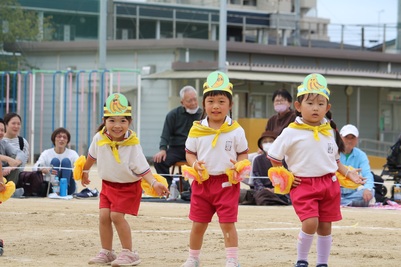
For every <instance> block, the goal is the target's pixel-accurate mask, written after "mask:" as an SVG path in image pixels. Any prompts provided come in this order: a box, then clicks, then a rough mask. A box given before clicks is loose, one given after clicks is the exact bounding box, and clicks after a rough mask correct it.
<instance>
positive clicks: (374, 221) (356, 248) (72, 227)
mask: <svg viewBox="0 0 401 267" xmlns="http://www.w3.org/2000/svg"><path fill="white" fill-rule="evenodd" d="M95 176H96V173H95V172H91V177H92V181H93V182H92V184H91V185H90V187H91V188H94V187H97V188H98V189H100V181H98V179H96V178H95ZM79 189H82V188H79ZM188 211H189V204H188V203H172V202H147V201H144V202H142V204H141V208H140V214H139V216H137V217H133V216H127V219H128V221H129V223H130V225H131V228H132V236H133V243H134V247H135V248H136V249H137V250H138V252H139V255H140V257H141V259H142V263H141V264H140V265H139V266H143V267H146V266H147V267H151V266H152V267H155V266H156V267H158V266H172V267H173V266H174V267H178V266H180V265H181V264H182V262H184V261H185V259H186V257H187V253H188V252H187V251H188V238H189V232H190V229H191V222H190V221H189V219H188V218H187V215H188ZM342 214H343V220H342V221H340V222H337V223H334V227H333V239H334V241H333V247H332V250H331V256H330V259H329V265H330V266H341V267H346V266H353V267H355V266H364V267H369V266H372V267H373V266H386V267H392V266H394V267H395V266H401V247H400V242H401V210H384V209H374V208H342ZM236 226H237V230H238V234H239V247H240V252H239V254H240V262H241V266H242V267H262V266H263V267H266V266H288V267H290V266H293V263H294V261H295V259H296V237H297V234H298V232H299V229H300V222H299V220H298V218H297V217H296V215H295V213H294V211H293V208H292V207H291V206H290V207H276V206H240V207H239V218H238V223H237V224H236ZM0 238H1V239H3V240H4V251H5V252H4V255H3V256H2V257H0V266H5V267H14V266H42V267H50V266H52V267H53V266H88V264H87V261H88V259H89V258H91V257H92V256H94V255H95V254H96V253H97V252H98V250H99V249H100V241H99V235H98V200H97V199H72V200H60V199H48V198H24V199H10V200H8V201H7V202H5V203H3V204H1V205H0ZM114 240H115V242H114V249H115V250H116V252H119V251H120V250H121V247H120V243H119V240H118V237H117V234H115V236H114ZM315 241H316V238H315ZM309 262H310V266H314V265H315V263H316V246H315V244H314V245H313V246H312V250H311V253H310V258H309ZM201 263H202V266H204V267H213V266H224V263H225V253H224V244H223V239H222V235H221V232H220V229H219V225H218V222H217V218H214V220H213V222H212V223H211V224H210V225H209V228H208V230H207V232H206V235H205V239H204V244H203V249H202V253H201Z"/></svg>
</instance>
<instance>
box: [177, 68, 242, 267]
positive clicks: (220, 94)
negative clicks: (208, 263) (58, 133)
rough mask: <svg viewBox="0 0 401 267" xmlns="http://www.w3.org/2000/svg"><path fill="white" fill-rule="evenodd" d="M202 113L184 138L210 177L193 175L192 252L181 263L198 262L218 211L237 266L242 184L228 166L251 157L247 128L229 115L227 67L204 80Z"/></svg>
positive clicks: (190, 155) (229, 261)
mask: <svg viewBox="0 0 401 267" xmlns="http://www.w3.org/2000/svg"><path fill="white" fill-rule="evenodd" d="M203 89H204V90H203V110H204V111H203V114H202V119H201V120H200V121H195V122H194V124H193V126H192V128H191V130H190V132H189V135H188V139H187V141H186V144H185V147H186V159H187V162H188V163H189V164H190V165H191V166H192V167H193V168H194V169H195V171H196V172H198V173H200V175H201V176H202V173H203V172H204V171H205V170H207V172H208V174H209V176H208V177H209V178H208V179H207V180H204V181H201V182H199V181H193V183H192V185H191V189H192V193H191V204H190V213H189V218H190V219H191V220H192V221H193V223H192V230H191V234H190V240H189V257H188V259H187V261H186V262H185V263H184V264H183V265H182V267H198V266H199V262H200V261H199V255H200V250H201V247H202V242H203V236H204V233H205V232H206V229H207V227H208V224H209V223H210V222H211V219H212V217H213V215H214V214H215V213H217V216H218V218H219V223H220V228H221V230H222V232H223V236H224V244H225V248H226V266H227V267H238V266H239V262H238V235H237V230H236V228H235V222H236V221H237V215H238V199H239V192H240V184H239V183H236V182H230V181H229V178H228V175H227V174H226V171H227V169H233V167H234V164H235V163H237V162H241V161H243V160H247V158H248V143H247V140H246V138H245V132H244V129H243V128H242V127H241V126H240V125H239V124H238V123H237V122H236V121H234V120H232V119H231V108H232V105H233V102H232V84H231V83H230V82H229V79H228V77H227V75H226V74H225V73H223V72H219V71H216V72H212V73H211V74H209V76H208V78H207V82H205V84H204V85H203Z"/></svg>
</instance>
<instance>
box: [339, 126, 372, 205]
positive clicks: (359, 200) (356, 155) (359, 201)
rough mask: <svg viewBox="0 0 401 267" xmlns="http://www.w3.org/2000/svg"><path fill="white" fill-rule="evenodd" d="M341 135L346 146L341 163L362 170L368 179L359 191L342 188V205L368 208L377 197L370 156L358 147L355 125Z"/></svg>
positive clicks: (357, 132)
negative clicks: (375, 196)
mask: <svg viewBox="0 0 401 267" xmlns="http://www.w3.org/2000/svg"><path fill="white" fill-rule="evenodd" d="M340 135H341V138H342V140H343V142H344V146H345V149H344V152H341V153H340V161H341V163H342V164H344V165H345V166H348V167H353V168H354V169H358V170H360V172H361V176H362V177H364V178H366V183H365V184H364V185H361V186H360V187H359V188H357V189H350V188H344V187H341V205H343V206H353V207H367V206H368V205H369V202H370V201H371V200H372V199H373V197H374V195H375V192H374V177H373V174H372V172H371V170H370V164H369V159H368V156H367V155H366V153H365V152H363V151H362V150H361V149H359V148H357V147H356V146H357V145H358V140H359V139H358V137H359V131H358V129H357V128H356V127H355V126H354V125H352V124H347V125H344V126H343V127H342V128H341V130H340Z"/></svg>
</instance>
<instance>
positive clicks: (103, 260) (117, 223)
mask: <svg viewBox="0 0 401 267" xmlns="http://www.w3.org/2000/svg"><path fill="white" fill-rule="evenodd" d="M103 112H104V114H103V122H102V124H101V125H100V126H99V128H98V131H97V133H96V134H95V136H94V137H93V140H92V143H91V144H90V146H89V149H88V156H87V158H86V159H85V160H84V162H83V164H82V165H83V166H82V169H81V168H80V171H79V175H78V174H77V175H75V173H78V171H77V172H76V171H75V170H74V178H75V179H79V178H80V179H82V180H81V184H82V186H84V187H86V186H87V185H89V184H90V180H89V169H90V168H91V167H92V166H93V164H95V163H97V169H98V176H99V178H100V179H102V191H101V193H100V197H99V234H100V243H101V246H102V248H101V250H100V251H99V253H98V254H97V255H96V256H95V257H93V258H92V259H90V260H89V262H88V263H89V264H99V265H111V266H134V265H138V264H139V263H140V262H141V259H140V258H139V255H138V253H137V252H136V251H134V250H133V244H132V237H131V227H130V224H129V223H128V221H127V220H126V218H125V215H126V214H129V215H133V216H137V214H138V210H139V206H140V203H141V199H142V186H141V183H142V182H144V183H147V184H148V185H149V186H150V187H152V188H153V189H154V191H155V193H156V194H157V195H159V196H166V195H167V194H168V189H167V187H166V184H167V183H166V182H165V181H164V182H165V183H164V182H162V181H160V180H158V179H157V178H156V177H154V176H153V175H152V172H151V169H150V166H149V164H148V162H147V160H146V157H145V155H144V154H143V151H142V147H141V145H140V143H139V139H138V138H137V136H136V133H135V132H134V131H132V130H131V129H129V125H130V124H131V122H132V115H131V112H132V107H131V104H130V102H129V101H128V99H127V98H126V97H125V96H124V95H122V94H119V93H114V94H111V95H110V96H109V97H108V98H107V100H106V103H105V105H104V107H103ZM77 161H78V160H77ZM76 176H77V177H76ZM78 176H80V177H78ZM163 179H164V178H163ZM149 186H148V188H149ZM113 226H114V227H115V229H116V231H117V233H118V237H119V239H120V243H121V248H122V250H121V252H120V253H119V254H118V256H117V255H116V254H115V253H114V250H113V232H114V229H113Z"/></svg>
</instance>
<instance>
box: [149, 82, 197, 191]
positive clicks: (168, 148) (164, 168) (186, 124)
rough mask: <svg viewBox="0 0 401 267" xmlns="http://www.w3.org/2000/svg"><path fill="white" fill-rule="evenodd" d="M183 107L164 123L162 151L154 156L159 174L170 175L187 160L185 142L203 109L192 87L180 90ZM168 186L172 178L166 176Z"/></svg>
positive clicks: (171, 112) (170, 115) (176, 110)
mask: <svg viewBox="0 0 401 267" xmlns="http://www.w3.org/2000/svg"><path fill="white" fill-rule="evenodd" d="M180 97H181V106H179V107H177V108H175V109H173V110H171V111H170V112H169V113H168V114H167V116H166V120H165V121H164V126H163V131H162V135H161V137H160V145H159V149H160V151H159V152H158V153H156V154H155V155H154V156H153V162H154V167H155V169H156V172H157V173H159V174H168V173H169V169H170V167H171V166H172V165H174V164H175V163H177V162H180V161H186V159H185V141H186V140H187V137H188V133H189V130H190V129H191V127H192V124H193V122H194V121H195V120H199V119H200V117H201V115H202V109H201V108H199V105H198V94H197V92H196V90H195V88H193V87H192V86H184V87H183V88H182V89H181V90H180ZM165 178H166V179H167V182H168V185H169V186H170V185H171V182H172V177H170V176H166V177H165Z"/></svg>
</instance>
